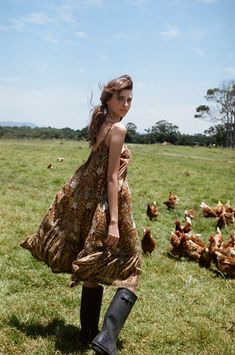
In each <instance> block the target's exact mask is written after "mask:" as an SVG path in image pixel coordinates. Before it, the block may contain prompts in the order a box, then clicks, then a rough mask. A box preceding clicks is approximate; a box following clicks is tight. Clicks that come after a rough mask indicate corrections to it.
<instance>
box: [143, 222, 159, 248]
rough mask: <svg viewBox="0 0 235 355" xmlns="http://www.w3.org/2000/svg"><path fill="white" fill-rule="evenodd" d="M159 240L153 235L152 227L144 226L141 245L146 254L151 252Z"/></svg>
mask: <svg viewBox="0 0 235 355" xmlns="http://www.w3.org/2000/svg"><path fill="white" fill-rule="evenodd" d="M156 245H157V242H156V240H155V239H153V237H152V235H151V230H150V228H144V235H143V237H142V240H141V246H142V250H143V253H144V254H151V253H152V252H153V251H154V249H155V248H156Z"/></svg>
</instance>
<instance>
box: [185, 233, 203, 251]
mask: <svg viewBox="0 0 235 355" xmlns="http://www.w3.org/2000/svg"><path fill="white" fill-rule="evenodd" d="M200 236H201V235H200V234H193V235H190V236H188V239H190V240H191V241H192V242H194V243H196V244H198V245H200V246H201V247H202V248H205V247H206V243H204V242H203V240H201V239H200V238H199V237H200Z"/></svg>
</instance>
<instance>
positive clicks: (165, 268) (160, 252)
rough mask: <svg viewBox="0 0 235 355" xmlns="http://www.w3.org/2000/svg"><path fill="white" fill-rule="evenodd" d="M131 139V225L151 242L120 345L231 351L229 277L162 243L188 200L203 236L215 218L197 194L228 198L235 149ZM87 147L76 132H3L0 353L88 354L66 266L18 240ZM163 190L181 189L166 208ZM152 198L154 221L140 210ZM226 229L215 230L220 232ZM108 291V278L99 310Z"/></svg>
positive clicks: (233, 327) (234, 329)
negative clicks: (72, 136)
mask: <svg viewBox="0 0 235 355" xmlns="http://www.w3.org/2000/svg"><path fill="white" fill-rule="evenodd" d="M129 147H130V149H131V151H132V154H133V160H132V162H131V164H130V165H129V186H130V189H131V192H132V197H133V210H134V218H135V222H136V226H137V229H138V231H139V235H140V237H141V236H142V234H143V227H147V226H148V227H150V228H151V231H152V234H153V236H154V237H155V239H156V240H157V248H156V250H155V251H154V252H153V254H152V255H151V256H150V257H147V256H144V257H143V261H142V269H143V274H142V277H141V281H140V285H139V288H138V292H137V294H138V297H139V299H138V301H137V303H136V305H135V307H134V308H133V311H132V313H131V316H130V318H129V319H128V321H127V323H126V325H125V327H124V329H123V331H122V333H121V335H120V337H119V348H120V354H122V355H130V354H134V355H142V354H144V355H155V354H160V355H161V354H172V355H173V354H188V355H192V354H203V355H205V354H213V355H214V354H216V355H222V354H226V355H232V354H235V280H234V279H229V278H226V277H224V276H223V274H221V273H218V272H217V271H216V268H215V267H214V266H212V267H211V268H209V269H205V268H201V267H199V265H198V264H197V263H196V262H193V261H189V260H188V259H186V258H182V259H181V260H178V259H175V258H173V257H172V256H171V254H170V253H169V251H170V242H169V237H170V232H171V230H173V229H174V226H175V225H174V220H175V218H179V219H180V220H182V221H183V218H184V217H183V216H184V210H185V209H189V208H194V210H195V218H194V220H193V231H194V232H196V233H201V235H202V237H201V238H202V239H203V240H205V241H208V237H209V236H210V235H211V234H214V233H215V231H216V228H215V226H216V221H215V220H214V219H212V218H211V219H210V218H209V219H208V218H204V217H203V216H202V215H201V213H200V207H199V205H200V203H201V202H202V201H204V202H206V203H208V204H209V205H210V206H215V205H216V204H217V202H218V201H219V200H221V202H223V203H225V202H226V201H227V200H229V201H230V203H231V205H232V206H234V205H235V194H234V190H235V183H234V181H235V150H232V149H222V148H202V147H180V146H170V145H169V146H163V145H129ZM88 153H89V151H88V146H87V144H86V143H82V142H70V141H66V142H63V141H56V140H55V141H34V140H32V141H13V140H2V141H1V140H0V246H1V247H0V267H1V281H0V286H1V287H0V292H1V294H0V299H1V301H0V354H30V355H32V354H35V355H36V354H38V355H42V354H45V355H51V354H93V351H92V350H91V348H84V347H82V346H81V345H80V344H79V342H78V340H77V339H78V333H79V327H80V324H79V302H80V296H81V288H80V286H78V287H76V288H74V289H70V288H69V281H70V276H69V275H61V274H60V275H56V274H53V273H51V272H50V269H49V268H48V267H47V266H45V265H44V264H42V263H40V262H37V261H36V260H35V259H34V258H33V257H31V255H30V253H29V252H27V251H26V250H24V249H22V248H21V247H20V246H19V243H20V241H21V240H23V239H24V238H25V237H26V236H27V235H29V234H31V233H33V232H35V230H36V229H37V228H38V225H39V223H40V221H41V218H42V217H43V215H44V214H45V212H46V210H47V208H48V206H49V205H50V203H51V201H52V200H53V198H54V195H55V193H56V192H57V191H58V190H59V189H60V188H61V186H62V185H63V184H64V183H65V182H66V180H67V179H68V178H69V177H70V176H71V175H72V173H73V171H74V170H75V169H76V168H77V167H78V166H79V165H80V164H81V163H82V162H84V161H85V160H86V159H87V157H88ZM58 156H61V157H64V161H63V162H59V161H57V159H56V158H57V157H58ZM50 163H51V164H53V165H54V169H48V168H47V166H48V164H50ZM186 171H189V172H190V175H189V176H186V175H185V172H186ZM169 191H172V192H174V193H175V194H176V195H177V196H178V197H179V198H180V201H179V204H178V206H177V208H176V209H175V210H173V211H168V210H167V208H166V206H165V205H164V204H163V201H165V200H166V199H167V197H168V193H169ZM151 201H156V203H157V205H158V207H159V217H158V218H157V220H153V221H149V220H148V218H147V216H146V205H147V203H148V202H151ZM233 229H234V226H231V225H230V226H227V227H226V228H224V229H223V230H222V233H223V236H224V239H225V240H226V239H228V237H229V235H230V233H231V232H232V230H233ZM113 292H114V290H113V289H112V288H108V287H106V288H105V295H104V302H103V307H102V317H103V315H104V312H105V310H106V307H107V305H108V303H109V301H110V299H111V297H112V295H113Z"/></svg>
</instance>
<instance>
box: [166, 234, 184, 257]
mask: <svg viewBox="0 0 235 355" xmlns="http://www.w3.org/2000/svg"><path fill="white" fill-rule="evenodd" d="M186 241H187V236H186V234H184V233H181V232H180V231H175V232H173V231H172V232H171V238H170V242H171V245H172V249H171V253H172V254H173V255H175V256H179V257H182V256H186Z"/></svg>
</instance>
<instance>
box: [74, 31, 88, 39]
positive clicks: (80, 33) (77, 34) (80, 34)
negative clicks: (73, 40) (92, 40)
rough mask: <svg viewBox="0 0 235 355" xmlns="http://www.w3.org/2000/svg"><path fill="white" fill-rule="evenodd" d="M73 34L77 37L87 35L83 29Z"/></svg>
mask: <svg viewBox="0 0 235 355" xmlns="http://www.w3.org/2000/svg"><path fill="white" fill-rule="evenodd" d="M75 36H76V37H78V38H85V37H87V33H86V32H83V31H79V32H75Z"/></svg>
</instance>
